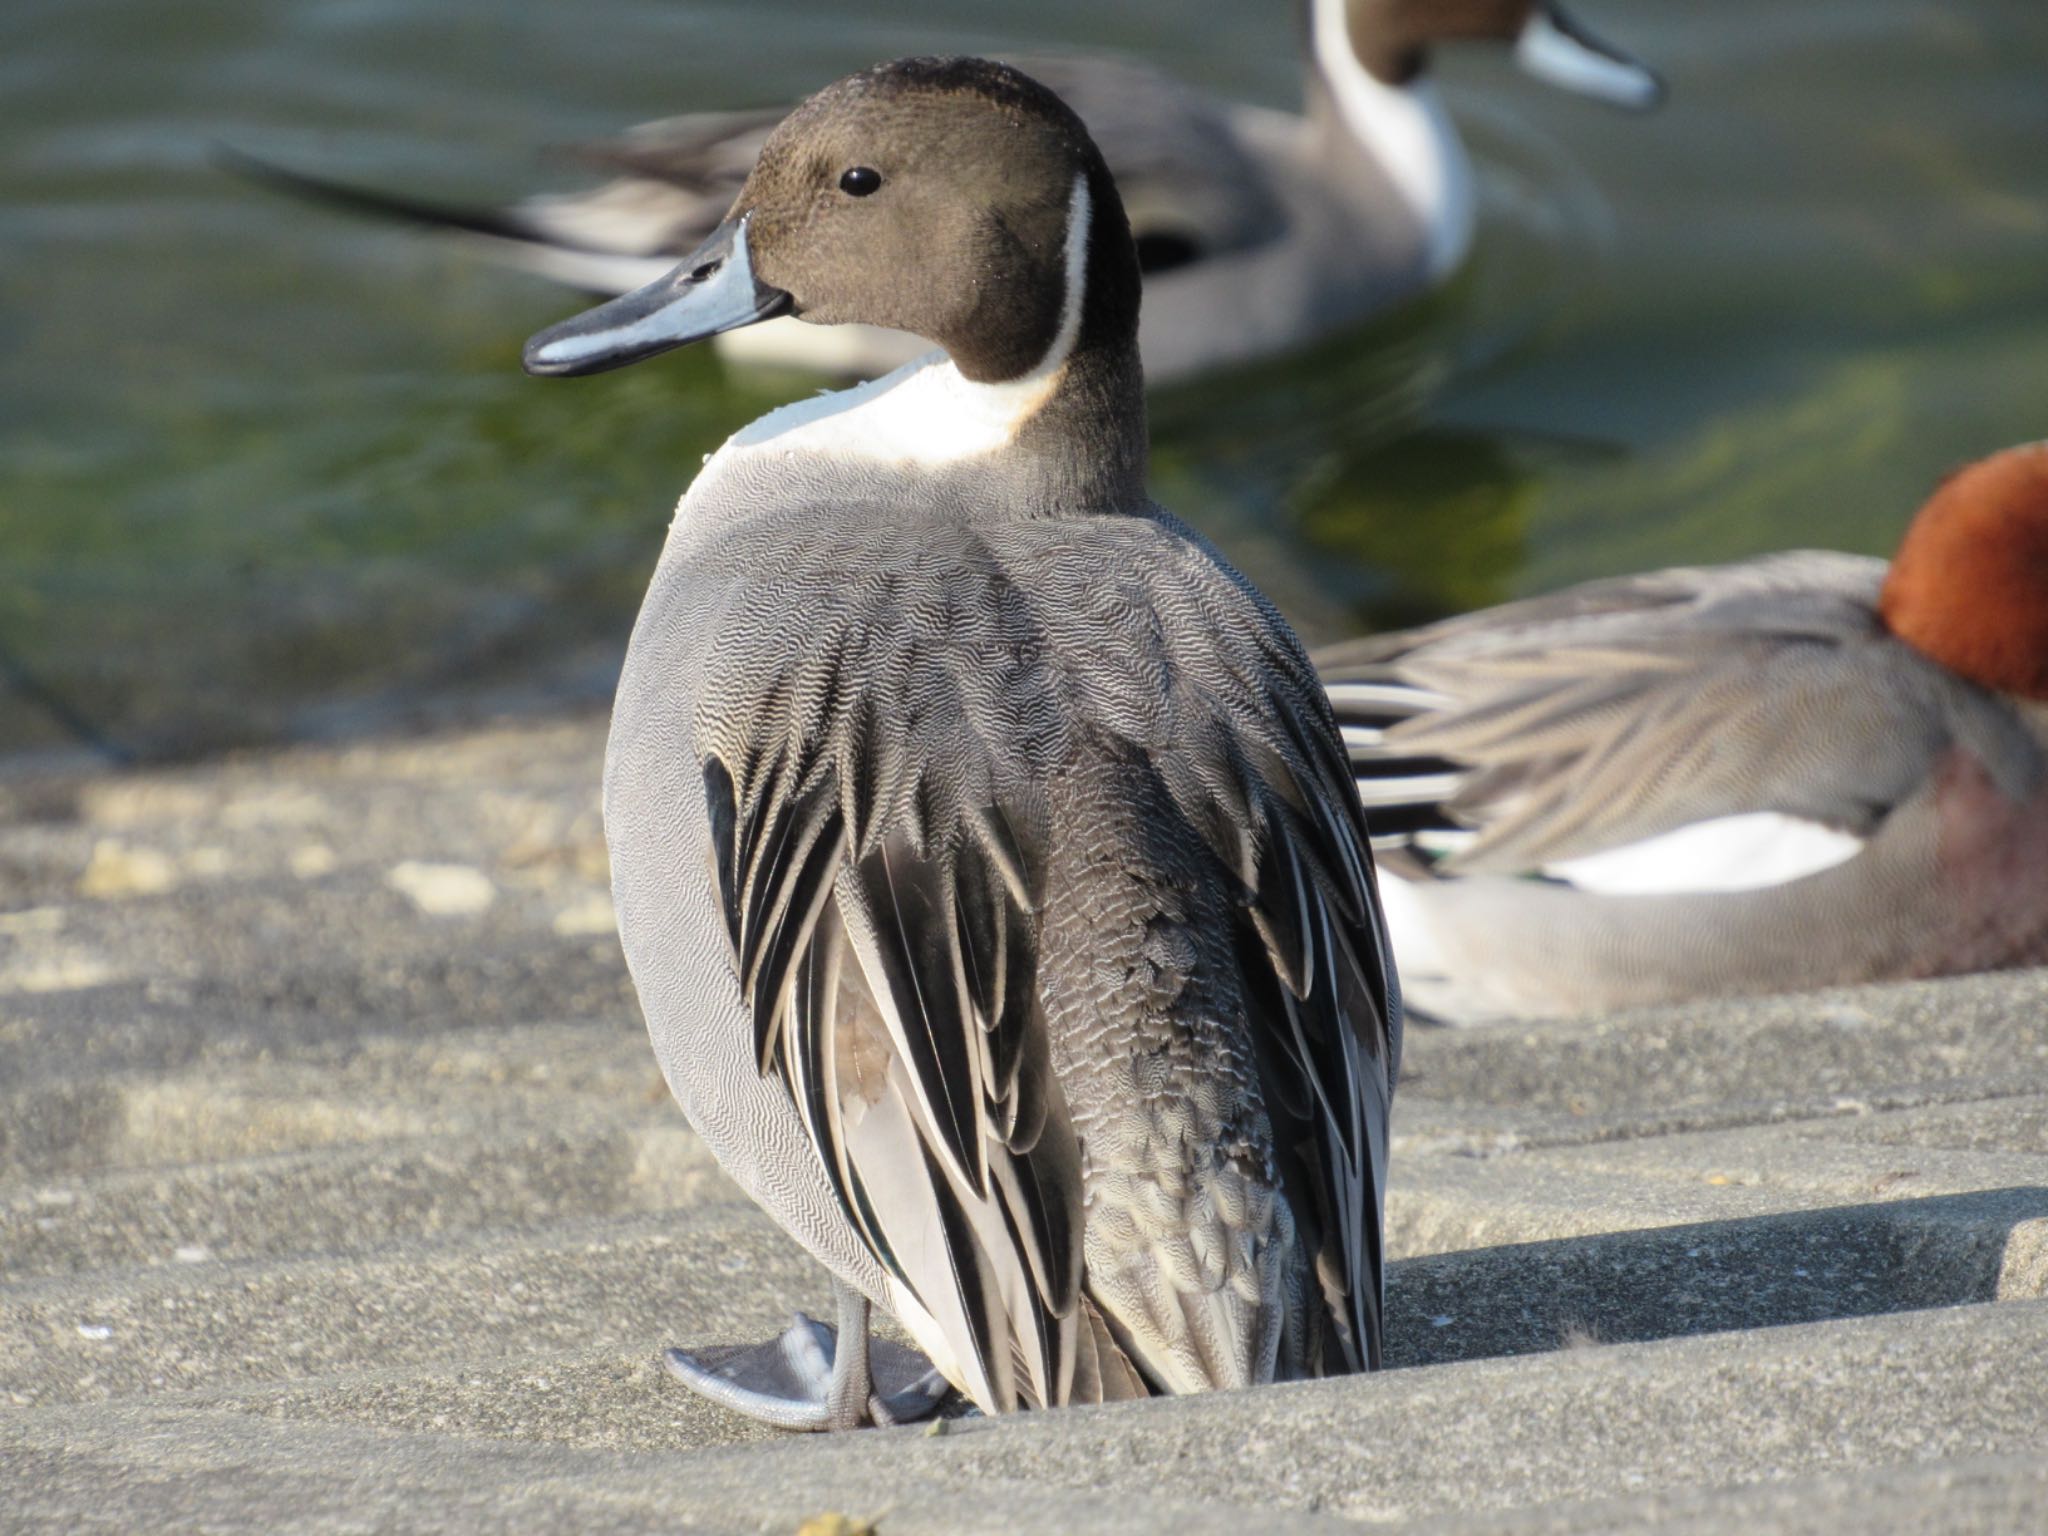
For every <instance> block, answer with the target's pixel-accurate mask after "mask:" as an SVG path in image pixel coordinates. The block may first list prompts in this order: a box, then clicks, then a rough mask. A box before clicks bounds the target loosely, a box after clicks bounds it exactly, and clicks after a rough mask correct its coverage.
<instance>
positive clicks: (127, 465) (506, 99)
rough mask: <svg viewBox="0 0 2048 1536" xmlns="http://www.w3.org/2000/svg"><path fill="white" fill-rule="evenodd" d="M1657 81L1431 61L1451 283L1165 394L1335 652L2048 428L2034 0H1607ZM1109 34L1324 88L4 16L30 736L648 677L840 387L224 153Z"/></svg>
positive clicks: (337, 158)
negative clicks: (1454, 275) (1459, 221)
mask: <svg viewBox="0 0 2048 1536" xmlns="http://www.w3.org/2000/svg"><path fill="white" fill-rule="evenodd" d="M1580 10H1581V11H1582V12H1583V14H1584V17H1585V19H1586V20H1587V21H1589V22H1591V23H1593V24H1594V25H1596V26H1597V27H1598V28H1599V29H1600V30H1601V31H1602V32H1603V33H1604V34H1606V35H1608V36H1610V37H1612V38H1613V39H1614V40H1615V41H1617V42H1619V43H1621V44H1623V45H1625V46H1626V47H1628V48H1630V49H1632V50H1633V51H1635V52H1637V53H1638V54H1640V55H1641V56H1642V57H1643V58H1645V59H1647V60H1649V61H1650V62H1651V63H1653V64H1654V65H1656V66H1657V67H1658V68H1660V69H1661V70H1662V71H1663V73H1664V74H1665V76H1666V78H1667V79H1668V80H1669V82H1670V84H1671V87H1672V98H1671V101H1670V102H1669V104H1668V105H1667V106H1666V108H1665V109H1664V111H1663V112H1662V113H1661V114H1659V115H1656V116H1653V117H1648V118H1630V117H1626V116H1622V115H1620V114H1617V113H1614V112H1611V111H1607V110H1603V109H1602V108H1600V107H1598V106H1595V105H1593V104H1590V103H1588V102H1585V101H1583V100H1579V99H1575V98H1572V97H1568V96H1565V95H1562V94H1560V93H1558V92H1555V91H1551V90H1547V89H1546V88H1544V87H1543V86H1541V85H1539V84H1537V83H1535V82H1533V81H1530V80H1528V79H1526V78H1524V77H1522V76H1520V75H1518V74H1516V73H1515V72H1514V71H1513V69H1512V68H1511V66H1510V64H1509V62H1508V59H1507V57H1506V54H1505V51H1504V50H1489V49H1486V48H1479V47H1467V48H1462V49H1458V50H1456V51H1455V52H1454V51H1451V50H1444V51H1443V52H1442V53H1441V54H1440V55H1439V60H1438V70H1439V79H1440V80H1442V82H1443V83H1444V86H1445V89H1446V94H1447V96H1448V99H1449V101H1450V104H1451V106H1452V109H1453V112H1454V114H1455V115H1456V117H1457V119H1458V121H1459V123H1460V125H1461V127H1462V129H1463V131H1464V135H1465V138H1466V142H1467V143H1468V145H1469V146H1470V147H1471V149H1472V152H1473V154H1474V157H1475V159H1476V160H1477V162H1478V164H1479V167H1480V172H1481V177H1482V184H1483V207H1482V222H1481V229H1480V234H1479V240H1478V245H1477V253H1476V256H1475V259H1474V261H1473V263H1472V265H1471V267H1470V268H1469V269H1468V270H1467V272H1466V273H1465V274H1464V275H1463V276H1462V278H1461V279H1460V280H1459V282H1458V283H1457V284H1455V285H1454V286H1453V287H1452V288H1451V289H1450V290H1449V291H1448V292H1446V293H1444V294H1442V295H1439V296H1438V297H1436V298H1434V299H1432V300H1430V301H1428V302H1427V303H1424V304H1420V305H1417V306H1413V307H1411V308H1409V309H1408V310H1405V311H1403V312H1401V313H1399V314H1397V315H1395V316H1393V317H1391V318H1390V319H1388V320H1385V321H1383V322H1381V323H1378V324H1376V325H1375V326H1374V327H1373V328H1371V329H1370V330H1368V331H1365V332H1363V333H1360V334H1358V335H1355V336H1352V337H1349V338H1346V339H1345V340H1344V341H1343V342H1342V343H1340V344H1333V345H1330V346H1326V347H1323V348H1321V349H1319V350H1318V351H1317V352H1316V353H1315V354H1314V355H1313V356H1311V357H1309V358H1307V359H1304V360H1301V361H1299V362H1295V363H1291V364H1289V365H1286V366H1276V367H1269V368H1265V369H1261V370H1258V371H1255V372H1250V373H1245V374H1240V375H1235V376H1232V377H1228V378H1222V379H1215V380H1211V381H1208V382H1205V383H1203V384H1201V385H1198V386H1195V387H1192V388H1189V389H1184V390H1178V391H1173V392H1168V393H1162V394H1160V395H1159V396H1158V397H1157V398H1155V402H1154V412H1155V454H1156V459H1155V466H1156V467H1155V490H1156V492H1157V494H1158V496H1159V498H1160V499H1161V500H1162V501H1164V502H1165V503H1167V504H1168V505H1170V506H1172V507H1174V508H1175V509H1176V510H1177V511H1179V512H1181V513H1182V514H1183V515H1185V516H1187V517H1188V518H1190V519H1191V520H1192V521H1194V522H1195V523H1197V524H1198V525H1200V526H1202V527H1204V528H1205V529H1207V530H1208V531H1209V532H1210V533H1212V534H1213V535H1214V536H1216V537H1217V538H1218V539H1219V540H1220V542H1221V543H1222V544H1223V545H1224V547H1225V548H1226V550H1227V551H1228V552H1229V553H1230V554H1231V555H1232V556H1233V557H1234V558H1236V559H1237V560H1238V561H1239V562H1240V563H1241V564H1242V565H1243V566H1244V567H1245V568H1246V569H1247V570H1248V571H1249V573H1250V574H1251V575H1252V576H1253V577H1254V578H1255V579H1256V580H1258V581H1259V582H1260V583H1261V584H1262V585H1264V586H1265V587H1266V588H1267V590H1268V591H1269V592H1271V593H1272V595H1273V596H1274V597H1275V598H1276V599H1277V600H1278V601H1279V602H1280V603H1281V604H1282V606H1283V607H1284V608H1286V610H1287V611H1288V612H1289V613H1290V615H1291V616H1292V617H1293V618H1294V619H1295V620H1296V622H1297V623H1298V624H1299V625H1300V626H1301V627H1302V629H1303V631H1304V634H1305V635H1306V636H1307V637H1308V638H1309V639H1310V640H1311V641H1319V640H1328V639H1334V638H1338V637H1340V636H1343V635H1345V634H1350V633H1354V632H1357V631H1360V630H1363V629H1367V628H1372V627H1380V626H1385V625H1389V624H1395V623H1409V622H1414V621H1418V620H1422V619H1426V618H1430V617H1434V616H1436V615H1439V614H1442V613H1446V612H1450V611H1454V610H1456V609H1461V608H1465V607H1470V606H1473V605H1476V604H1482V603H1487V602H1493V601H1498V600H1500V599H1503V598H1506V597H1510V596H1513V595H1516V594H1518V593H1524V592H1529V591H1534V590H1539V589H1543V588H1548V587H1554V586H1557V585H1560V584H1562V583H1565V582H1569V581H1572V580H1576V579H1579V578H1583V577H1587V576H1592V575H1597V574H1603V573H1609V572H1615V571H1622V570H1628V569H1635V568H1640V567H1643V566H1648V565H1655V564H1660V563H1672V562H1678V561H1706V560H1723V559H1729V558H1733V557H1737V556H1741V555H1746V554H1751V553H1755V552H1759V551H1763V550H1767V549H1773V548H1783V547H1787V546H1795V545H1828V546H1834V547H1839V548H1844V549H1853V550H1864V551H1870V552H1877V553H1884V552H1888V551H1889V549H1890V548H1891V546H1892V543H1893V541H1894V540H1895V538H1896V536H1897V534H1898V532H1899V530H1900V529H1901V528H1902V526H1903V524H1904V522H1905V519H1906V518H1907V516H1908V515H1909V514H1910V512H1911V511H1912V510H1913V508H1914V506H1915V505H1916V504H1917V502H1918V500H1919V498H1920V497H1921V496H1922V495H1923V494H1924V493H1925V491H1926V490H1927V489H1928V488H1929V487H1930V486H1931V485H1932V484H1933V482H1934V481H1935V480H1936V479H1937V478H1938V477H1939V476H1940V475H1941V474H1942V473H1944V472H1945V471H1946V470H1947V469H1948V468H1950V467H1952V466H1953V465H1954V464H1956V463H1957V462H1958V461H1960V460H1962V459H1965V458H1967V457H1971V456H1974V455H1978V454H1982V453H1985V452H1988V451H1989V450H1991V449H1993V448H1996V447H1999V446H2003V445H2005V444H2008V443H2011V442H2015V441H2019V440H2023V439H2028V438H2038V437H2041V436H2042V435H2044V433H2048V260H2044V255H2048V8H2044V7H2043V6H2042V5H2041V4H2040V0H1939V3H1937V0H1800V3H1798V4H1786V3H1784V0H1718V3H1716V4H1713V5H1700V4H1697V3H1693V0H1580ZM1062 50H1113V51H1117V52H1120V53H1122V54H1125V55H1128V56H1133V57H1138V58H1142V59H1147V60H1151V61H1153V62H1156V63H1157V64H1159V65H1161V66H1162V67H1164V68H1166V69H1168V70H1170V71H1171V72H1173V73H1175V74H1177V75H1179V76H1180V77H1182V78H1183V79H1185V80H1187V81H1190V82H1192V83H1193V84H1196V85H1198V86H1201V87H1204V88H1207V89H1210V90H1213V91H1216V92H1219V93H1223V94H1226V95H1230V96H1234V97H1238V98H1241V99H1246V100H1251V101H1257V102H1263V103H1268V104H1271V105H1276V106H1282V107H1289V108H1291V107H1293V106H1294V105H1295V104H1296V103H1297V101H1298V99H1299V85H1300V68H1299V63H1298V50H1297V43H1296V22H1295V19H1294V16H1293V7H1292V6H1291V5H1289V4H1288V3H1286V0H1261V3H1258V4H1253V5H1247V4H1244V3H1243V0H1227V3H1226V0H1128V3H1125V4H1121V5H1116V6H1106V5H1103V4H1101V3H1099V0H1089V3H1081V0H1034V3H1032V4H1029V5H1026V4H1022V3H1017V0H1010V3H1003V4H996V3H974V0H917V3H910V0H880V3H868V4H863V5H859V6H849V5H846V4H844V3H843V0H731V3H724V4H709V3H703V0H688V3H685V0H582V3H579V4H576V5H573V6H572V5H565V4H560V3H545V0H406V3H403V4H400V3H397V0H202V3H193V4H188V5H181V6H175V7H165V6H162V5H156V4H146V3H143V0H98V3H95V4H91V5H80V4H77V3H63V4H60V3H57V0H11V3H9V4H8V5H7V6H6V7H4V8H0V772H5V771H7V769H8V768H10V767H12V768H16V769H18V768H20V767H22V766H23V765H35V764H41V765H48V764H50V763H51V762H52V761H53V760H62V759H65V758H69V757H76V756H80V755H87V756H100V757H104V758H107V759H110V760H122V759H128V758H150V757H165V756H178V755H189V754H194V753H202V752H207V751H212V750H217V749H220V748H224V747H229V746H235V745H245V744H249V743H254V742H263V741H270V740H277V739H283V738H288V737H296V738H303V737H309V736H311V737H321V736H332V735H336V734H344V733H348V732H352V731H358V730H364V729H380V728H385V727H389V726H392V725H398V724H405V723H409V722H411V721H413V720H415V719H419V718H422V717H427V718H432V717H439V716H444V715H446V714H448V713H450V712H458V713H459V712H464V711H479V710H487V709H497V708H503V707H507V706H535V705H543V706H544V705H550V704H560V703H565V702H572V701H597V700H602V699H604V698H606V697H608V693H609V687H610V683H611V680H612V676H613V673H614V670H615V668H616V665H617V662H618V659H619V657H620V656H621V655H622V654H623V650H624V645H625V641H626V637H627V633H628V630H629V627H630V624H631V619H632V615H633V612H634V610H635V608H636V607H637V605H638V602H639V598H640V594H641V592H642V590H643V588H644V586H645V583H646V579H647V575H648V572H649V570H650V568H651V566H652V562H653V559H654V556H655V553H656V551H657V549H658V548H659V545H660V540H661V538H662V534H663V531H664V529H665V527H666V524H667V521H668V517H669V513H670V509H671V508H672V506H673V504H674V501H675V498H676V496H677V494H678V493H679V492H680V491H681V489H682V488H683V486H684V485H685V484H686V483H687V481H688V480H689V478H690V477H691V475H692V474H693V473H694V472H695V470H696V468H697V465H698V462H699V458H700V456H701V455H702V454H703V453H705V452H707V451H709V450H710V449H711V448H713V447H715V446H716V444H717V443H718V442H719V441H720V440H721V439H722V438H723V437H724V436H725V435H727V434H728V433H729V432H731V431H732V430H733V429H734V428H735V427H736V426H738V425H740V424H741V423H743V422H745V421H747V420H749V419H751V418H752V417H754V416H756V415H759V414H760V413H761V412H762V411H764V410H766V409H768V408H769V407H770V406H772V405H774V404H776V403H778V402H779V401H781V400H784V399H788V398H792V397H794V396H795V395H797V394H800V393H804V392H807V391H809V390H811V389H814V388H816V387H817V385H818V382H819V381H818V380H816V379H815V378H809V377H799V376H794V375H773V374H763V373H747V374H740V373H729V372H727V371H726V370H725V369H723V368H722V366H721V365H720V364H719V363H718V361H717V360H716V359H715V358H714V357H713V356H712V355H711V354H710V352H709V351H708V349H696V350H693V351H690V352H686V353H683V354H678V355H676V356H674V357H672V358H669V359H666V360H664V361H662V362H661V363H659V364H658V365H655V366H650V367H643V368H638V369H633V370H628V371H626V372H622V373H618V374H614V375H610V376H607V377H605V378H601V379H597V380H591V381H584V382H579V383H574V384H562V383H556V382H543V381H535V380H530V379H527V378H525V377H524V376H523V375H522V374H521V373H520V371H519V367H518V351H519V345H520V343H521V341H522V340H523V339H524V337H525V336H526V335H527V334H528V333H529V332H530V331H532V330H534V329H535V328H537V327H539V326H541V325H543V324H546V323H548V322H549V321H551V320H553V319H556V318H558V317H559V316H561V315H563V314H565V313H567V312H569V311H570V310H571V309H572V308H574V307H576V305H577V302H578V301H577V300H576V299H575V298H574V297H573V296H570V295H567V294H565V293H564V292H562V291H561V290H558V289H555V288H552V287H550V286H549V285H547V284H545V283H543V282H541V281H539V280H538V279H534V278H529V277H523V276H519V275H516V274H511V273H508V272H504V271H501V270H498V269H496V268H493V267H491V266H488V265H486V264H484V263H483V262H481V261H479V260H476V259H475V258H474V257H472V256H470V255H467V254H465V253H463V252H461V251H458V250H454V249H451V248H449V247H446V246H443V245H440V244H437V243H435V242H433V241H430V240H427V239H423V238H421V237H420V236H419V235H418V234H416V233H415V232H413V231H410V230H406V229H399V228H392V227H387V226H381V225H377V224H374V223H367V222H358V221H354V220H351V219H349V218H347V217H344V216H341V215H338V214H335V213H332V212H328V211H324V210H322V209H318V208H314V207H310V206H304V205H300V204H296V203H294V202H291V201H288V200H286V199H283V198H280V197H278V196H276V195H274V194H271V193H267V192H265V191H263V190H260V189H256V188H253V187H250V186H248V185H246V184H243V183H240V182H237V181H236V180H234V179H232V178H230V177H228V176H226V175H224V174H223V173H222V172H220V171H219V170H217V169H215V168H214V167H213V165H212V164H211V163H210V161H209V147H210V146H211V145H212V144H214V143H216V142H226V143H229V144H233V145H236V146H238V147H241V148H243V149H247V150H252V151H256V152H259V153H262V154H265V155H268V156H270V157H272V158H275V159H278V160H281V161H284V162H286V163H289V164H293V165H295V166H298V167H300V168H302V169H307V170H313V171H319V172H322V173H325V174H330V175H334V176H337V177H342V178H346V179H350V180H354V181H356V182H358V183H361V184H366V185H372V186H385V187H398V188H403V189H406V190H409V191H412V192H416V193H423V194H437V195H442V196H446V197H448V198H450V199H452V200H456V201H476V200H479V199H484V198H491V197H509V196H512V195H516V194H519V193H522V192H526V191H531V190H535V189H538V188H541V187H547V186H573V185H576V184H577V183H578V181H579V179H580V173H579V171H578V170H577V168H576V167H575V166H573V165H571V164H567V163H563V162H560V161H557V162H555V163H553V164H550V163H547V162H546V161H545V160H543V159H542V158H540V154H539V152H541V151H543V150H545V149H547V148H548V147H549V146H558V145H561V144H564V143H567V142H571V141H575V140H577V139H582V138H588V137H592V136H597V135H603V134H606V133H609V132H613V131H616V130H618V129H620V128H623V127H625V126H627V125H629V124H632V123H636V122H639V121H642V120H644V119H647V118H651V117H658V116H665V115H669V114H673V113H676V112H681V111H685V110H699V109H711V108H721V107H738V106H753V105H762V104H767V103H772V102H776V101H779V100H783V99H787V98H793V97H795V96H797V95H800V94H802V93H804V92H806V91H808V90H811V89H814V88H815V87H817V86H818V85H821V84H823V83H825V82H826V81H828V80H830V79H832V78H834V77H836V76H838V75H840V74H842V73H844V72H846V71H848V70H849V69H852V68H855V67H858V66H860V65H864V64H867V63H871V62H873V61H876V60H878V59H882V58H887V57H892V56H896V55H899V54H904V53H912V52H952V51H971V52H981V53H995V54H1001V53H1004V52H1006V51H1039V52H1044V51H1062Z"/></svg>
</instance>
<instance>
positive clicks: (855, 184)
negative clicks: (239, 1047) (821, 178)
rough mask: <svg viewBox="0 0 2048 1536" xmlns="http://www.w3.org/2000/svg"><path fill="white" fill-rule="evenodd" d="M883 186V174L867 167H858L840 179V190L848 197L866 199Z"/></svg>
mask: <svg viewBox="0 0 2048 1536" xmlns="http://www.w3.org/2000/svg"><path fill="white" fill-rule="evenodd" d="M881 185H882V173H881V172H880V171H877V170H873V169H870V168H869V167H868V166H865V165H856V166H855V167H854V168H853V169H852V170H850V171H848V172H847V173H846V174H845V175H844V176H841V177H840V178H839V190H840V191H842V192H844V193H845V194H846V195H847V196H848V197H866V196H867V195H868V194H869V193H870V192H873V191H875V190H876V189H878V188H879V187H880V186H881Z"/></svg>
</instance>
